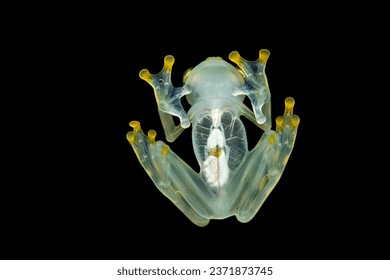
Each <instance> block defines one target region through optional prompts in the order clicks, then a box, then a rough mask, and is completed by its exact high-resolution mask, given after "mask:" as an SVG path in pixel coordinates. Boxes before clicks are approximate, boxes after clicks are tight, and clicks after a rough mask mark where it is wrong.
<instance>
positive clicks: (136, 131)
mask: <svg viewBox="0 0 390 280" xmlns="http://www.w3.org/2000/svg"><path fill="white" fill-rule="evenodd" d="M130 126H131V127H132V128H133V131H130V132H129V133H128V134H127V140H128V141H129V143H130V144H131V146H132V147H133V149H134V152H135V154H136V155H137V157H138V160H139V162H140V163H141V165H142V166H143V168H144V169H145V171H146V173H147V174H148V175H149V177H150V178H151V179H152V180H153V182H154V184H155V185H156V186H157V188H158V189H159V190H160V191H161V192H162V193H163V194H164V195H165V196H166V197H167V198H169V200H171V201H172V202H173V203H174V204H175V205H176V206H177V207H178V208H179V209H180V210H181V211H182V212H183V213H184V214H185V215H186V216H187V217H188V218H189V219H190V220H191V221H192V222H193V223H194V224H196V225H198V226H206V225H207V224H208V223H209V219H208V218H206V217H209V216H210V215H209V214H210V213H211V209H210V207H209V206H208V205H209V203H208V201H209V200H210V198H211V197H213V196H215V194H213V193H212V191H211V190H210V189H209V188H207V187H206V185H205V183H204V182H203V180H202V178H201V176H200V175H199V174H198V173H196V172H195V171H194V170H193V169H192V168H191V167H189V166H188V165H187V164H186V163H185V162H184V161H183V160H181V159H180V158H179V157H178V156H177V155H176V154H175V153H174V152H173V151H172V150H170V148H169V146H168V145H166V144H165V143H164V142H163V141H155V137H156V132H155V131H154V130H149V132H148V135H145V134H144V133H143V132H142V129H141V126H140V123H139V122H138V121H132V122H130Z"/></svg>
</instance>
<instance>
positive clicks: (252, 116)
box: [127, 50, 299, 226]
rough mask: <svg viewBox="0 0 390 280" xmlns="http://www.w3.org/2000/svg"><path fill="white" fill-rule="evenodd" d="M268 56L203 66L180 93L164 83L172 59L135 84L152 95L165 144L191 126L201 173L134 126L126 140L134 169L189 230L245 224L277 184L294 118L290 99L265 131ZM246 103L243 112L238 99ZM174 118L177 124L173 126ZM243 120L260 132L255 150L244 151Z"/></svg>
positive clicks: (209, 61)
mask: <svg viewBox="0 0 390 280" xmlns="http://www.w3.org/2000/svg"><path fill="white" fill-rule="evenodd" d="M268 56H269V52H268V51H266V50H261V51H260V57H259V59H258V60H256V61H246V60H244V59H243V58H241V57H240V56H239V54H238V53H237V52H232V53H231V55H230V56H229V58H230V59H231V60H232V61H233V62H235V63H236V64H237V66H238V68H235V67H234V66H233V65H231V64H229V63H228V62H226V61H224V60H222V59H221V58H219V57H212V58H208V59H207V60H205V61H204V62H202V63H200V64H199V65H198V66H196V67H195V68H194V69H192V71H191V72H190V73H189V74H188V75H186V76H185V79H184V86H183V87H181V88H176V87H173V86H172V83H171V70H172V65H173V62H174V59H173V57H172V56H167V57H166V58H165V60H164V67H163V69H162V70H161V72H160V73H158V74H154V75H152V74H150V73H149V72H148V71H147V70H142V71H141V72H140V77H141V78H142V79H144V80H146V81H147V82H148V83H149V84H151V85H152V87H153V88H154V92H155V96H156V101H157V104H158V112H159V114H160V118H161V121H162V125H163V128H164V132H165V135H166V138H167V140H168V141H169V142H173V141H174V140H175V139H176V138H177V137H178V136H179V135H180V133H181V132H182V131H183V130H184V129H185V128H188V127H189V126H190V125H191V124H192V130H193V132H192V135H193V149H194V153H195V156H196V158H197V160H198V162H199V165H200V172H199V173H197V172H195V171H194V170H193V169H192V168H191V167H190V166H188V165H187V164H186V163H185V162H184V161H183V160H182V159H181V158H179V157H178V156H177V155H176V154H175V153H174V152H173V151H172V150H170V149H169V147H168V146H167V145H166V144H165V143H164V142H163V141H155V140H154V137H155V132H154V131H151V132H149V133H148V135H145V134H144V133H143V132H142V129H141V127H140V124H139V122H137V121H133V122H131V123H130V125H131V126H132V127H133V131H130V132H129V133H128V134H127V139H128V141H129V142H130V144H131V146H132V147H133V149H134V152H135V154H136V155H137V157H138V159H139V161H140V163H141V165H142V166H143V167H144V169H145V171H146V172H147V174H148V175H149V176H150V178H151V179H152V180H153V182H154V183H155V185H156V186H157V188H158V189H159V190H160V191H161V192H162V193H163V194H164V195H165V196H166V197H168V198H169V199H170V200H171V201H172V202H173V203H174V204H175V205H176V206H177V207H178V208H179V209H180V210H181V211H182V212H183V213H184V214H185V215H186V216H187V217H188V218H189V219H190V220H191V221H192V222H193V223H194V224H196V225H198V226H206V225H207V224H208V223H209V221H210V219H224V218H227V217H230V216H234V215H235V216H236V217H237V219H238V220H239V221H240V222H248V221H250V220H251V219H252V218H253V217H254V216H255V215H256V213H257V211H258V210H259V209H260V207H261V206H262V204H263V203H264V201H265V200H266V198H267V197H268V195H269V194H270V192H271V191H272V190H273V188H274V187H275V185H276V184H277V182H278V181H279V179H280V177H281V175H282V173H283V170H284V168H285V166H286V164H287V161H288V158H289V156H290V154H291V151H292V149H293V146H294V142H295V137H296V134H297V129H298V124H299V118H298V116H296V115H293V112H292V109H293V106H294V99H292V98H291V97H288V98H286V101H285V106H286V109H285V113H284V115H283V116H282V117H278V118H277V119H276V129H275V131H274V130H271V109H270V108H271V99H270V92H269V88H268V83H267V79H266V76H265V64H266V60H267V58H268ZM184 95H186V97H187V100H188V102H189V103H190V104H191V109H190V110H189V111H188V112H185V110H184V109H183V107H182V105H181V103H180V98H181V97H183V96H184ZM245 96H247V97H248V98H249V99H250V101H251V103H252V110H253V111H252V110H250V109H249V108H248V107H247V106H246V105H245V104H244V103H243V99H244V98H245ZM173 116H175V117H178V118H179V119H180V125H178V126H175V124H174V121H173ZM241 116H244V117H246V118H247V119H249V120H250V121H252V122H253V123H255V124H256V125H257V126H258V127H259V128H261V129H263V130H264V133H263V134H262V136H261V138H260V140H259V142H258V143H257V145H256V146H255V147H254V148H253V149H252V150H250V151H248V147H247V146H248V145H247V139H246V132H245V127H244V126H243V124H242V122H241V120H240V117H241Z"/></svg>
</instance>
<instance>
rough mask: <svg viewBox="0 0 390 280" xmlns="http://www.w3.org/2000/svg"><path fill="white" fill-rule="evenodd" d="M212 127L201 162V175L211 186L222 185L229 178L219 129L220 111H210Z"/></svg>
mask: <svg viewBox="0 0 390 280" xmlns="http://www.w3.org/2000/svg"><path fill="white" fill-rule="evenodd" d="M211 118H212V126H213V127H212V128H211V132H210V135H209V137H208V139H207V148H208V149H207V150H208V157H207V158H206V160H205V161H204V162H203V169H202V171H203V175H204V177H205V179H206V181H207V183H208V184H209V186H211V187H222V186H223V185H224V184H225V183H226V182H227V181H228V179H229V171H230V170H229V167H228V155H226V148H225V147H226V139H225V136H224V134H223V132H222V131H221V129H220V128H221V127H222V126H221V112H220V111H219V110H217V109H215V110H212V111H211Z"/></svg>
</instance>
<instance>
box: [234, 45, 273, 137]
mask: <svg viewBox="0 0 390 280" xmlns="http://www.w3.org/2000/svg"><path fill="white" fill-rule="evenodd" d="M269 55H270V52H269V51H268V50H265V49H263V50H260V52H259V58H258V59H257V60H255V61H247V60H245V59H244V58H242V57H241V56H240V54H239V53H238V52H237V51H233V52H231V53H230V54H229V59H230V60H231V61H232V62H234V63H236V64H237V66H238V67H239V68H240V70H241V73H242V74H243V76H244V78H245V83H244V85H243V86H242V88H240V89H238V90H237V91H235V92H233V93H232V94H233V95H235V96H237V95H246V96H248V98H249V100H250V101H251V104H252V109H253V113H254V116H255V121H254V120H253V118H252V117H251V116H250V114H244V115H245V116H246V117H247V118H249V119H250V120H251V121H252V122H254V123H255V124H257V125H258V126H259V127H261V128H262V129H263V130H269V129H271V93H270V90H269V87H268V81H267V77H266V75H265V65H266V63H267V60H268V57H269Z"/></svg>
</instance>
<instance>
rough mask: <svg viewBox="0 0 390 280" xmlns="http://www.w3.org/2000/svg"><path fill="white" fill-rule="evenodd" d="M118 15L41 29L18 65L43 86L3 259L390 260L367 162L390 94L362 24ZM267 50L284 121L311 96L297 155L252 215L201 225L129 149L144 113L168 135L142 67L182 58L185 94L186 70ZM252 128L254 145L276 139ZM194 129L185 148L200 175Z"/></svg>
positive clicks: (7, 199)
mask: <svg viewBox="0 0 390 280" xmlns="http://www.w3.org/2000/svg"><path fill="white" fill-rule="evenodd" d="M103 8H104V7H101V8H100V9H98V10H97V12H96V11H94V10H85V11H84V12H82V13H81V14H80V15H77V16H75V17H76V19H75V18H73V17H66V16H64V17H63V21H61V23H60V24H58V25H55V26H53V27H48V24H47V22H44V23H43V24H42V25H39V26H41V28H37V29H34V28H32V29H28V28H27V27H26V28H27V29H28V30H27V32H26V34H28V35H26V37H25V41H24V42H25V43H27V46H28V48H23V47H21V50H26V51H27V52H28V56H29V59H31V60H26V61H22V62H20V64H19V65H18V66H19V67H20V68H22V69H24V70H23V71H24V72H25V73H28V74H29V75H31V76H33V77H34V78H33V79H31V80H27V81H26V80H24V86H26V87H27V88H29V89H30V90H29V91H28V92H27V94H26V96H22V95H19V94H17V95H16V102H18V103H17V104H19V107H20V109H21V110H20V111H23V114H22V113H21V116H23V117H22V118H19V119H17V123H16V125H15V126H14V127H13V129H14V130H15V131H19V134H18V136H17V137H16V138H17V141H14V144H16V146H17V147H16V148H15V149H12V157H11V160H10V161H9V162H8V165H7V166H8V167H11V168H9V169H7V170H12V171H14V173H13V172H8V171H6V172H5V173H8V174H6V175H11V177H12V181H8V183H6V184H5V186H6V187H4V191H3V193H4V195H3V196H2V200H3V203H2V208H3V209H2V213H3V219H2V220H3V226H2V231H3V234H4V238H3V242H4V244H3V248H2V249H1V250H0V251H1V258H3V259H383V258H385V259H388V258H389V255H388V252H389V242H388V240H387V238H388V236H389V230H388V229H387V228H386V226H385V224H386V219H387V220H388V214H389V206H388V203H387V202H386V201H385V198H386V192H387V184H384V183H383V182H381V181H380V180H379V179H377V178H378V176H379V175H380V174H381V167H380V166H383V165H382V164H378V163H377V161H376V160H374V159H372V158H370V159H368V158H367V156H370V155H372V154H378V153H379V154H380V153H381V149H382V148H381V141H380V137H378V135H377V134H375V133H372V132H371V131H370V130H369V128H370V127H371V125H372V123H373V122H375V121H374V120H373V119H372V118H373V117H374V116H373V117H371V115H370V116H366V115H365V114H362V113H360V112H361V111H362V110H367V108H373V107H374V108H375V106H376V105H377V104H380V103H381V102H382V101H381V99H380V96H378V95H375V93H370V94H371V95H370V98H363V96H366V94H367V92H366V91H365V90H364V89H363V86H364V84H365V81H364V79H365V76H364V75H362V74H361V68H360V67H361V64H360V62H361V61H362V58H364V57H365V56H364V52H363V51H359V49H360V50H362V49H364V48H365V47H366V45H365V44H364V41H355V39H354V38H353V34H351V32H347V31H348V30H349V29H348V28H347V27H345V29H341V30H340V29H337V31H338V32H337V33H336V32H335V29H333V28H331V27H329V26H327V25H321V24H318V25H317V24H312V25H310V24H309V25H308V24H306V23H305V24H302V25H300V24H297V23H295V24H288V23H282V22H280V21H263V22H261V21H260V22H256V24H257V25H258V27H256V28H255V27H254V26H257V25H254V24H249V23H248V26H252V28H249V29H248V28H247V25H246V24H247V22H246V21H245V20H241V21H239V20H237V19H234V20H231V16H229V15H226V18H224V19H223V20H215V21H210V22H209V24H208V27H206V28H203V27H200V26H197V25H196V24H194V25H191V26H189V25H188V26H187V25H186V24H185V23H183V22H186V21H185V20H187V22H188V18H187V19H186V18H185V17H184V16H183V19H181V18H175V19H174V20H172V19H171V20H165V19H164V18H162V19H161V20H160V21H157V22H156V23H155V24H151V25H150V26H149V25H146V23H147V22H148V20H151V18H152V16H151V15H148V14H142V16H141V17H143V18H142V20H140V21H138V22H135V20H132V19H130V18H132V17H133V16H134V14H136V13H137V10H136V9H133V10H131V11H132V13H130V14H129V15H126V14H125V13H124V14H122V13H118V14H116V13H115V12H114V13H110V12H106V11H105V10H104V9H103ZM129 11H130V10H129ZM247 17H249V18H250V16H248V15H247ZM53 18H55V15H54V16H53ZM233 18H234V16H233ZM313 18H315V17H313ZM189 21H190V22H191V23H194V22H193V21H194V20H193V19H192V18H191V20H189ZM75 22H76V23H77V24H76V23H75ZM49 25H50V24H49ZM42 29H43V30H42ZM343 30H345V32H344V31H343ZM34 31H36V32H34ZM42 31H43V32H42ZM262 48H265V49H268V50H269V51H270V52H271V56H270V58H269V60H268V63H267V67H266V73H267V77H268V81H269V86H270V90H271V95H272V113H273V114H272V118H273V127H274V119H275V118H276V116H277V115H281V114H283V110H284V104H283V101H284V99H285V98H286V97H288V96H292V97H294V99H295V101H296V106H295V108H294V112H295V113H296V114H297V115H299V116H300V118H301V123H300V126H299V130H298V136H297V140H296V144H295V148H294V150H293V152H292V155H291V157H290V160H289V162H288V164H287V167H286V169H285V172H284V174H283V175H282V178H281V180H280V181H279V183H278V184H277V186H276V187H275V189H274V190H273V192H272V193H271V195H270V196H269V197H268V199H267V200H266V202H265V203H264V205H263V206H262V208H261V209H260V211H259V212H258V213H257V215H256V216H255V218H254V219H253V220H252V221H250V222H249V223H246V224H242V223H240V222H238V221H237V220H236V219H235V218H234V217H231V218H228V219H225V220H212V221H211V222H210V224H209V225H208V226H206V227H204V228H199V227H197V226H195V225H193V224H192V223H191V222H190V221H189V220H188V219H187V218H186V217H185V216H184V215H183V214H182V213H181V212H180V211H179V210H178V209H177V208H176V207H175V206H174V205H173V204H172V203H171V202H170V201H169V200H168V199H166V198H165V197H164V196H163V195H162V194H161V193H160V192H159V191H158V190H157V188H156V187H155V186H154V184H153V182H152V181H151V180H150V179H149V177H148V176H147V174H146V173H145V171H144V170H143V168H142V167H141V166H140V164H139V163H138V160H137V158H136V156H135V154H134V152H133V151H132V149H131V146H130V145H129V143H128V142H127V140H126V137H125V136H126V133H127V132H128V131H129V130H130V127H129V126H128V123H129V122H130V121H131V120H139V121H140V122H141V125H142V127H143V130H144V131H147V130H149V129H155V130H156V131H157V139H159V140H164V141H165V139H164V134H163V130H162V127H161V123H160V120H159V117H158V113H157V105H156V103H155V98H154V95H153V90H152V88H151V87H150V86H149V85H148V84H147V83H145V82H144V81H142V80H141V79H140V78H139V77H138V73H139V71H140V70H141V69H143V68H148V69H149V70H150V72H151V73H157V72H158V71H160V69H161V67H162V65H163V58H164V56H165V55H167V54H171V55H173V56H174V57H175V59H176V61H175V64H174V66H173V74H172V81H173V84H174V85H175V86H181V81H182V74H183V73H184V71H185V70H186V69H187V68H189V67H194V66H196V65H197V64H198V63H200V62H202V61H203V60H204V59H206V58H207V57H209V56H221V57H222V58H223V59H225V60H227V59H228V55H229V53H230V52H231V51H233V50H237V51H239V53H240V54H241V55H242V56H243V57H244V58H246V59H247V60H255V59H257V57H258V51H259V50H260V49H262ZM25 73H24V74H25ZM20 83H21V82H20ZM183 103H185V101H184V102H183ZM25 108H26V110H24V109H25ZM27 108H28V109H27ZM244 122H245V124H246V125H247V133H248V140H249V145H250V146H252V147H253V145H254V144H255V143H256V142H257V140H258V139H259V138H260V136H261V130H259V129H256V127H254V126H251V124H250V123H248V122H246V121H245V120H244ZM20 131H22V133H21V134H20ZM190 133H191V132H190V129H188V130H186V131H185V132H184V133H183V134H182V135H181V136H180V137H179V138H178V139H177V140H176V141H175V142H174V143H172V144H170V147H171V148H172V149H173V150H174V151H175V152H176V153H177V154H178V155H180V156H181V157H182V158H183V159H185V161H187V162H188V163H189V164H190V165H191V166H193V167H194V168H198V167H197V163H196V160H195V157H194V155H193V151H192V146H191V137H190V136H191V135H190ZM382 169H383V167H382ZM378 174H379V175H378Z"/></svg>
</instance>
